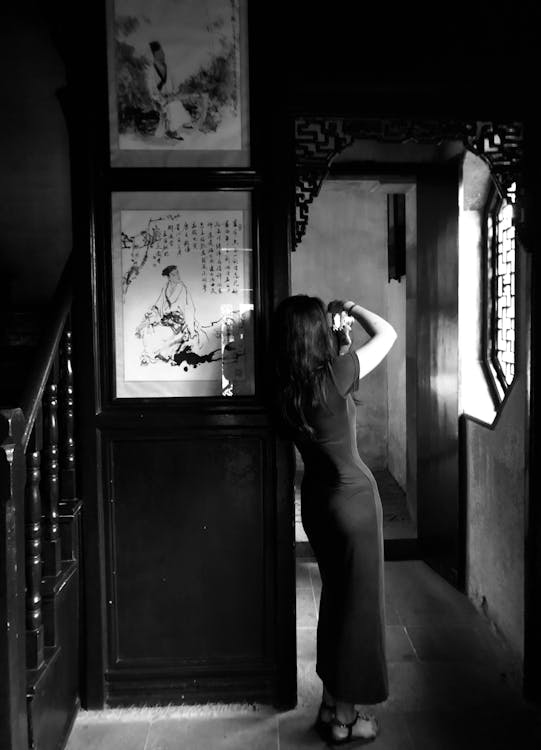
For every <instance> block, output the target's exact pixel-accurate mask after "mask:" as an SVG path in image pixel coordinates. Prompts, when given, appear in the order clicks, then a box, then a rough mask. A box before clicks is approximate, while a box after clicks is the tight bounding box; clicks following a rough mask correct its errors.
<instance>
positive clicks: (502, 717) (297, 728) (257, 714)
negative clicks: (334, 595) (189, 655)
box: [67, 559, 541, 750]
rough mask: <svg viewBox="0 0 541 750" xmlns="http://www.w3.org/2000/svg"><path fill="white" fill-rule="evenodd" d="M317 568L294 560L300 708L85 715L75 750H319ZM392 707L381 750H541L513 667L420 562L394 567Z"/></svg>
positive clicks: (386, 710)
mask: <svg viewBox="0 0 541 750" xmlns="http://www.w3.org/2000/svg"><path fill="white" fill-rule="evenodd" d="M320 588H321V583H320V578H319V573H318V570H317V566H316V564H315V563H314V562H313V561H310V560H305V559H303V560H298V562H297V607H298V615H297V642H298V705H297V707H296V708H295V709H294V710H293V711H288V712H283V713H278V712H276V711H275V710H273V709H272V708H268V707H250V706H228V707H227V706H225V707H219V706H216V707H193V708H190V707H186V708H182V707H180V708H167V709H150V708H149V709H138V710H136V711H130V710H124V711H121V710H114V711H105V712H97V713H92V712H90V713H89V712H81V713H80V715H79V718H78V719H77V721H76V724H75V727H74V729H73V732H72V735H71V737H70V740H69V743H68V748H67V750H215V748H216V749H222V748H223V749H224V750H225V749H227V750H304V749H306V750H312V749H314V750H315V749H317V748H325V747H326V745H325V744H324V743H323V742H322V740H320V739H319V737H318V736H317V735H316V733H315V732H314V730H313V729H312V724H313V720H314V716H315V713H316V710H317V706H318V704H319V700H320V684H319V681H318V679H317V677H316V675H315V671H314V659H315V643H316V626H317V604H318V598H319V593H320ZM386 597H387V643H388V662H389V677H390V697H389V699H388V700H387V701H386V702H385V703H384V704H381V705H380V706H378V707H376V710H377V713H378V715H379V718H380V723H381V734H380V736H379V737H378V738H377V739H376V741H375V742H374V743H372V744H371V747H373V748H374V750H534V749H535V750H539V748H541V719H540V716H539V714H538V713H536V712H535V711H534V710H533V709H532V708H531V707H528V706H527V705H526V704H525V703H524V702H523V701H522V700H521V699H520V697H519V696H518V694H517V693H516V692H515V690H514V689H513V688H512V687H511V685H512V683H513V673H512V662H511V660H510V659H509V656H508V655H507V654H506V652H505V650H503V649H502V647H501V644H500V643H499V641H498V640H497V639H496V637H495V636H494V635H493V633H492V631H491V629H490V628H489V626H488V624H487V623H486V622H485V621H484V620H483V618H482V617H481V616H480V615H479V614H478V613H477V612H476V611H475V610H474V608H473V606H472V605H471V604H470V603H469V602H468V600H467V599H466V598H465V597H464V596H462V595H461V594H460V593H458V592H457V591H455V590H454V589H453V588H452V587H451V586H449V585H448V584H447V583H445V581H443V580H442V579H441V578H439V577H438V576H437V575H436V574H435V573H433V572H432V571H431V570H430V569H429V568H428V567H427V566H426V565H425V564H424V563H422V562H419V561H407V562H388V563H386Z"/></svg>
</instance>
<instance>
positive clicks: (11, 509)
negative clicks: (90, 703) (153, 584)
mask: <svg viewBox="0 0 541 750" xmlns="http://www.w3.org/2000/svg"><path fill="white" fill-rule="evenodd" d="M71 304H72V260H71V258H70V260H68V263H67V264H66V267H65V269H64V272H63V274H62V277H61V279H60V282H59V284H58V287H57V290H56V292H55V295H54V298H53V301H52V305H51V316H50V318H49V320H48V322H47V325H46V326H45V328H44V335H43V336H42V339H41V341H40V344H39V346H38V348H37V351H36V356H35V367H34V368H33V369H32V371H31V372H29V373H27V374H26V386H25V388H24V389H23V391H22V397H21V403H20V404H17V405H6V408H3V409H1V410H0V443H1V450H0V501H1V506H0V507H1V512H0V575H1V579H0V586H1V591H0V747H1V748H2V750H28V748H36V750H47V747H48V746H49V745H51V746H53V744H54V743H56V744H55V745H54V746H55V747H57V746H58V740H59V737H60V739H62V736H63V735H62V733H64V735H65V734H66V733H67V731H68V730H69V726H68V724H71V720H72V719H73V716H71V717H69V716H65V717H64V718H62V716H60V715H59V716H58V717H57V718H56V719H55V720H54V721H53V722H52V723H51V721H50V717H49V720H47V721H42V716H41V714H42V713H43V712H44V711H46V710H47V695H46V694H47V690H48V686H47V679H48V678H47V671H48V670H49V671H50V672H52V671H55V670H56V676H54V680H58V679H59V675H62V674H63V673H64V672H66V669H65V668H63V669H60V671H59V668H58V667H55V668H54V670H53V668H52V666H51V665H53V663H54V662H58V661H59V652H60V651H61V650H62V648H63V644H62V643H61V642H60V641H61V637H62V636H61V633H60V632H59V631H62V632H64V631H65V630H66V628H65V627H64V626H63V625H62V622H61V620H62V618H63V617H64V618H65V617H69V618H70V619H71V618H73V617H75V619H76V620H77V617H78V616H77V613H76V612H75V611H74V606H73V601H76V600H77V599H78V597H77V596H75V597H72V599H71V602H72V604H71V605H70V606H71V610H70V612H69V613H68V614H66V613H65V612H64V613H60V609H61V607H64V609H65V605H64V604H62V605H61V604H60V599H59V595H60V592H61V591H62V590H63V589H64V588H65V587H66V585H67V583H68V581H70V579H74V577H75V578H76V577H77V573H78V569H77V561H78V541H79V528H80V520H79V519H80V511H81V503H80V501H79V500H78V499H77V497H76V472H75V435H74V391H73V370H72V334H71V327H70V317H71V316H70V312H71ZM1 399H2V392H1V390H0V403H1ZM72 625H73V627H71V631H70V633H71V634H72V633H73V632H76V631H77V625H76V623H75V624H72ZM73 628H75V631H73ZM72 640H73V639H72ZM72 649H73V644H72ZM64 651H65V652H66V653H65V654H64V655H63V658H66V657H67V656H68V655H69V654H68V651H69V649H66V648H64ZM75 661H77V659H75ZM50 679H53V676H52V675H51V677H50ZM62 679H64V678H62ZM68 681H69V680H68ZM71 682H73V679H72V680H71ZM56 688H57V689H59V685H58V684H57V685H56ZM64 688H66V686H65V685H64V686H60V692H62V689H64ZM64 693H65V694H66V696H69V697H68V701H67V702H68V703H69V704H70V705H71V703H73V702H75V703H76V698H75V697H74V696H73V685H72V684H70V685H69V686H68V689H67V690H66V689H64ZM38 694H39V698H38V697H37V696H38ZM56 710H57V712H58V706H57V707H56ZM75 710H76V707H75ZM66 711H67V713H69V712H70V708H69V707H65V711H64V712H66ZM59 713H60V714H62V709H61V710H60V712H59ZM55 721H56V724H55ZM64 725H65V726H64Z"/></svg>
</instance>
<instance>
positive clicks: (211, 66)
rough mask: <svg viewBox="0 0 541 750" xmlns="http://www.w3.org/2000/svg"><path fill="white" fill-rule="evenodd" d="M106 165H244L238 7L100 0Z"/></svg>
mask: <svg viewBox="0 0 541 750" xmlns="http://www.w3.org/2000/svg"><path fill="white" fill-rule="evenodd" d="M107 32H108V33H107V44H108V78H109V126H110V149H111V165H112V166H118V167H175V166H176V167H218V168H219V167H228V166H232V167H247V166H249V164H250V155H249V146H250V144H249V122H248V118H249V111H248V49H247V47H248V44H247V0H108V21H107Z"/></svg>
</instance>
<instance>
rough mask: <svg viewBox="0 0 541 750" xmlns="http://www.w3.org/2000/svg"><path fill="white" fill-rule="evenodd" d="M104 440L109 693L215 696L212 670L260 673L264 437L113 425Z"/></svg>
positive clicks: (265, 570) (269, 497)
mask: <svg viewBox="0 0 541 750" xmlns="http://www.w3.org/2000/svg"><path fill="white" fill-rule="evenodd" d="M105 441H106V443H107V445H108V448H107V451H106V452H107V455H108V463H109V472H110V487H111V496H110V497H109V498H108V502H107V506H108V513H107V514H106V517H107V525H106V529H107V548H108V550H109V554H108V560H107V570H108V602H109V607H108V613H109V617H108V620H109V627H108V631H109V664H108V669H107V673H106V680H107V683H108V694H109V700H110V701H112V702H125V701H126V700H128V699H131V698H132V697H134V696H136V695H138V694H140V695H141V696H143V695H147V694H148V692H150V693H151V694H159V698H158V700H159V701H160V702H161V701H179V700H182V699H183V698H184V697H186V693H188V694H190V693H197V694H198V695H199V696H201V695H204V696H205V697H207V698H211V697H212V698H215V699H219V698H223V696H222V695H219V694H216V693H215V687H214V678H215V675H216V673H217V672H219V673H221V677H222V678H223V679H227V678H228V676H229V678H230V680H231V682H233V678H235V679H244V680H247V681H250V680H251V679H253V678H254V677H255V675H256V674H257V673H259V675H260V677H261V673H265V672H266V671H267V670H268V666H269V665H270V664H271V661H272V658H273V647H272V638H271V636H272V623H271V622H269V621H268V619H267V618H266V613H268V612H270V611H272V609H273V598H272V592H273V590H274V575H275V574H274V570H273V566H272V557H271V556H270V555H269V551H270V550H271V548H272V541H273V536H272V524H271V519H272V502H273V493H272V486H273V485H272V478H271V477H269V476H268V471H269V466H270V465H271V457H272V454H271V448H270V442H269V440H268V437H267V435H265V433H264V432H263V431H257V430H242V431H237V432H234V431H227V432H221V431H214V432H213V433H211V434H209V433H208V432H207V431H203V430H199V431H195V433H194V432H191V433H190V434H182V432H181V431H177V433H176V434H174V435H171V434H169V435H167V434H166V435H164V434H156V433H154V434H153V433H147V434H144V433H143V434H139V435H137V436H135V437H133V436H132V435H130V434H125V433H124V434H122V433H120V432H115V433H114V434H113V435H106V436H105ZM242 675H244V677H242ZM263 682H265V680H263ZM258 690H259V694H260V695H261V693H262V692H264V688H262V687H261V686H260V687H259V688H258Z"/></svg>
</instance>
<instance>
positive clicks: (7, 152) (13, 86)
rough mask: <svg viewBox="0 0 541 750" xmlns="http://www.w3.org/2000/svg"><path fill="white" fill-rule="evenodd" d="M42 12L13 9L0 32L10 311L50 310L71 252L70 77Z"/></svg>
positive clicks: (1, 243)
mask: <svg viewBox="0 0 541 750" xmlns="http://www.w3.org/2000/svg"><path fill="white" fill-rule="evenodd" d="M32 6H34V7H32ZM42 7H43V6H42V5H41V4H40V5H39V6H38V5H37V4H35V3H33V2H30V3H29V4H28V3H25V4H21V3H19V4H15V6H11V10H9V12H5V13H4V14H3V23H2V30H1V32H0V33H1V43H0V65H1V68H2V70H3V72H4V75H3V77H2V118H1V121H0V162H1V164H2V182H1V186H0V206H1V209H0V211H1V214H0V215H1V224H2V231H1V234H0V277H1V278H2V283H3V289H2V291H3V304H5V305H6V307H8V306H9V304H10V302H11V303H12V304H13V305H15V306H17V307H25V308H28V307H36V306H38V307H39V306H41V305H43V304H46V302H47V300H48V299H49V298H50V296H51V294H52V292H53V291H54V288H55V286H56V283H57V280H58V278H59V275H60V272H61V270H62V267H63V264H64V262H65V260H66V258H67V256H68V254H69V251H70V249H71V205H70V179H69V159H68V139H67V133H66V127H65V123H64V118H63V115H62V112H61V110H60V105H59V103H58V101H57V98H56V91H57V89H58V88H60V87H61V86H62V85H63V84H64V69H63V65H62V62H61V60H60V58H59V56H58V54H57V52H56V50H55V49H54V47H53V44H52V41H51V37H50V32H49V29H48V27H47V24H46V23H45V21H44V19H43V18H42V15H41V14H42V12H43V11H42ZM6 15H7V18H6V17H5V16H6Z"/></svg>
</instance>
